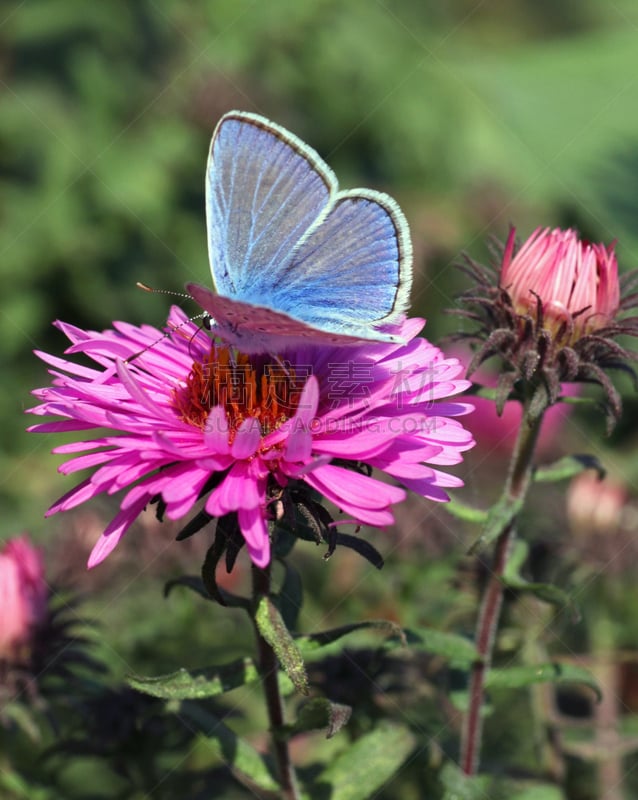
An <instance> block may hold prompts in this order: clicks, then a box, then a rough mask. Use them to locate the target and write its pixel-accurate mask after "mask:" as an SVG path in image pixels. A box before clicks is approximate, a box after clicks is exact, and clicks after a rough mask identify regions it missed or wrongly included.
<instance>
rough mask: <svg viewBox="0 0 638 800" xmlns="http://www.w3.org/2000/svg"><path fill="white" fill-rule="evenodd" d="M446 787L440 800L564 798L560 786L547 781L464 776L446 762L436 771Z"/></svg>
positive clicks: (540, 799) (536, 799)
mask: <svg viewBox="0 0 638 800" xmlns="http://www.w3.org/2000/svg"><path fill="white" fill-rule="evenodd" d="M439 778H440V780H441V783H442V784H443V786H444V788H445V794H444V795H443V800H488V798H489V800H565V796H564V794H563V793H562V792H561V790H560V789H559V788H557V787H556V786H553V785H552V784H548V783H537V782H535V781H534V782H532V781H520V780H512V779H511V778H502V777H495V776H492V775H473V776H468V775H465V774H464V773H463V772H461V770H460V769H459V767H457V766H456V764H453V763H451V762H448V763H447V764H445V766H444V767H443V769H442V770H441V772H440V773H439Z"/></svg>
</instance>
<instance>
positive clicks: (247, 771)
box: [180, 702, 281, 797]
mask: <svg viewBox="0 0 638 800" xmlns="http://www.w3.org/2000/svg"><path fill="white" fill-rule="evenodd" d="M180 716H185V717H188V719H189V720H190V721H191V722H192V723H193V724H194V726H195V727H196V728H197V730H199V731H200V732H201V733H202V734H204V736H205V737H206V738H207V740H208V745H209V748H210V750H211V751H212V754H213V755H214V757H216V758H218V759H220V760H221V761H223V762H224V763H225V764H227V765H228V767H229V768H230V770H231V772H232V773H233V775H234V776H235V777H236V778H237V780H239V781H240V782H241V783H243V784H244V785H245V786H248V787H249V788H250V789H252V791H253V793H254V794H256V793H255V791H254V790H255V788H257V789H259V790H261V791H264V792H269V793H270V792H272V793H273V794H272V796H273V797H281V794H280V792H281V787H280V786H279V784H278V782H277V781H276V779H275V777H274V769H273V765H272V764H271V762H270V759H268V758H266V757H264V756H262V755H261V754H260V753H259V752H258V751H257V750H255V748H254V747H252V745H250V744H248V742H246V741H245V739H242V738H241V737H240V736H238V735H237V734H236V733H234V731H231V729H230V728H228V727H227V726H226V725H225V724H224V723H223V722H222V721H221V720H220V719H218V718H217V717H215V716H214V715H213V714H211V713H209V712H208V711H204V710H203V709H202V708H201V706H199V705H197V704H195V703H188V702H187V703H183V704H182V706H181V708H180ZM258 796H261V795H258ZM269 796H270V795H269Z"/></svg>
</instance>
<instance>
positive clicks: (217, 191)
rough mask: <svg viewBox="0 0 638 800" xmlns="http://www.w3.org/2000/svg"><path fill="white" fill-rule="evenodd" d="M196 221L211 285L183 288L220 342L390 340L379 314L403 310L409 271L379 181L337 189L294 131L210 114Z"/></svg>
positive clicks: (396, 218) (391, 205)
mask: <svg viewBox="0 0 638 800" xmlns="http://www.w3.org/2000/svg"><path fill="white" fill-rule="evenodd" d="M206 223H207V232H208V254H209V260H210V267H211V272H212V277H213V286H214V289H215V291H213V290H212V289H210V288H207V287H205V286H201V285H199V284H197V283H188V284H187V285H186V289H187V291H188V292H189V294H190V295H191V297H193V299H194V300H195V301H196V302H197V303H198V304H199V305H200V306H201V307H202V308H203V309H204V310H205V312H206V314H207V315H208V316H207V318H208V319H209V321H210V323H211V329H212V330H213V332H214V334H215V335H217V336H219V337H220V338H221V339H222V340H224V341H225V342H227V343H229V344H231V345H234V346H236V347H237V348H238V349H239V350H241V351H242V352H244V353H246V354H252V353H264V352H269V353H279V352H281V351H284V350H285V349H286V348H289V347H292V346H298V345H300V344H314V343H318V344H332V345H345V344H356V343H360V342H361V341H362V340H373V341H379V342H393V341H401V340H400V339H398V337H397V336H396V335H393V334H392V333H391V332H390V331H388V330H387V326H388V325H391V324H392V323H394V322H396V321H397V320H398V319H400V318H401V316H402V315H403V314H404V313H405V312H406V310H407V307H408V298H409V294H410V287H411V283H412V246H411V242H410V235H409V230H408V225H407V222H406V220H405V217H404V216H403V213H402V212H401V210H400V208H399V206H398V205H397V204H396V202H395V201H394V200H393V199H392V198H391V197H389V196H388V195H386V194H383V193H382V192H377V191H373V190H369V189H353V190H351V191H339V189H338V183H337V178H336V176H335V174H334V173H333V171H332V170H331V169H330V167H329V166H328V165H327V164H326V163H325V162H324V161H323V160H322V159H321V157H320V156H319V155H318V154H317V153H316V152H315V151H314V150H313V149H312V148H311V147H309V146H308V145H307V144H305V143H304V142H302V141H301V139H299V138H298V137H297V136H295V135H294V134H293V133H290V132H289V131H287V130H285V129H284V128H282V127H281V126H279V125H277V124H275V123H274V122H270V120H268V119H266V118H265V117H262V116H259V115H257V114H251V113H247V112H243V111H230V112H229V113H227V114H225V115H224V116H223V117H222V118H221V120H220V121H219V123H218V124H217V127H216V128H215V132H214V133H213V138H212V141H211V146H210V154H209V158H208V164H207V167H206Z"/></svg>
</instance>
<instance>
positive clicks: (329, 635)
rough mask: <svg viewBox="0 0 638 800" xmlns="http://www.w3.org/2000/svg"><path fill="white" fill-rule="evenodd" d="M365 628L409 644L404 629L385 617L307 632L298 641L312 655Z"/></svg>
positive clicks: (403, 643)
mask: <svg viewBox="0 0 638 800" xmlns="http://www.w3.org/2000/svg"><path fill="white" fill-rule="evenodd" d="M363 630H375V631H376V630H380V631H383V632H384V633H386V635H387V636H388V637H389V638H394V639H396V640H397V643H398V644H401V645H405V644H407V640H406V637H405V633H404V632H403V629H402V628H401V627H400V626H399V625H397V624H396V623H395V622H390V621H389V620H385V619H371V620H365V621H364V622H355V623H352V624H350V625H342V626H341V627H339V628H332V629H330V630H327V631H321V632H320V633H309V634H305V635H304V636H299V637H297V639H296V642H297V646H298V647H299V649H300V650H301V652H302V653H303V654H304V655H310V654H311V653H314V652H316V651H317V650H319V649H321V648H323V647H327V646H328V645H331V644H333V643H334V642H337V641H339V639H342V638H343V637H344V636H349V635H350V634H352V633H355V632H356V631H363Z"/></svg>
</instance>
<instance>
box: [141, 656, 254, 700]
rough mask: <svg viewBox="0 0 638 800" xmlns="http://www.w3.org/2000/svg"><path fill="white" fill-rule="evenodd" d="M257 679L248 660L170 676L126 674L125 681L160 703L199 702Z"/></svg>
mask: <svg viewBox="0 0 638 800" xmlns="http://www.w3.org/2000/svg"><path fill="white" fill-rule="evenodd" d="M258 680H259V672H258V670H257V667H256V666H255V664H254V663H253V662H252V660H251V659H250V658H239V659H237V661H231V662H230V663H229V664H224V665H222V666H219V667H209V668H206V669H200V670H195V671H194V672H189V671H188V670H186V669H178V670H177V672H171V673H170V675H158V676H157V677H143V676H141V675H128V676H127V678H126V681H127V683H128V684H129V686H132V687H133V689H137V691H138V692H143V693H144V694H150V695H151V696H152V697H161V698H162V699H163V700H202V699H203V698H205V697H215V696H216V695H219V694H223V693H224V692H230V691H231V690H232V689H236V688H237V687H238V686H244V685H245V684H247V683H254V682H255V681H258Z"/></svg>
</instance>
